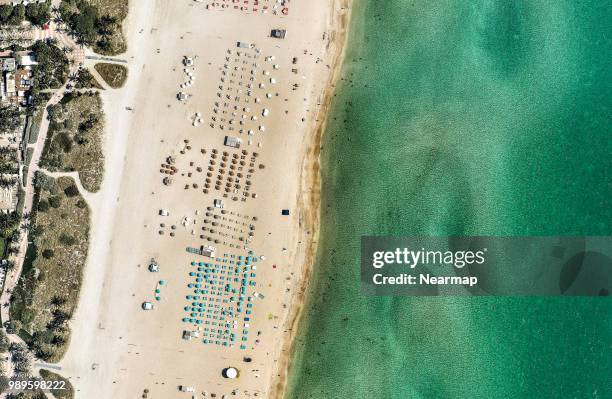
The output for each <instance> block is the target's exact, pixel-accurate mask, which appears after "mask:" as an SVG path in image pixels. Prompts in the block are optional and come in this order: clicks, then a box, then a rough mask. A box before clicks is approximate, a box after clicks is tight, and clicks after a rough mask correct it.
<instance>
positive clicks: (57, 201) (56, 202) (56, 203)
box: [49, 195, 62, 209]
mask: <svg viewBox="0 0 612 399" xmlns="http://www.w3.org/2000/svg"><path fill="white" fill-rule="evenodd" d="M61 204H62V197H60V196H59V195H54V196H51V197H49V205H51V206H52V207H53V208H56V209H57V208H59V207H60V205H61Z"/></svg>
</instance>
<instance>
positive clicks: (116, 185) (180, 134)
mask: <svg viewBox="0 0 612 399" xmlns="http://www.w3.org/2000/svg"><path fill="white" fill-rule="evenodd" d="M289 4H290V8H289V9H288V10H287V15H283V14H282V12H280V10H279V12H278V13H277V15H274V13H273V12H272V9H270V12H268V13H261V12H257V13H254V12H246V11H241V10H239V9H233V8H227V9H224V10H222V11H219V10H211V9H207V8H206V5H205V3H197V2H193V1H188V0H181V1H173V2H168V1H161V0H160V1H139V2H130V7H131V8H130V14H129V17H128V20H127V21H126V29H127V31H126V35H127V38H128V43H129V50H128V53H127V54H126V55H125V56H124V57H123V58H126V59H127V60H128V61H129V69H130V73H129V78H128V81H127V83H126V86H125V87H124V88H123V89H121V90H114V91H112V90H106V91H105V93H104V94H103V100H104V102H105V112H106V115H107V130H106V137H105V140H106V146H105V147H106V148H105V155H106V171H105V180H104V184H103V186H102V189H101V190H100V192H99V193H97V194H94V195H89V196H88V197H87V200H88V202H89V205H90V207H91V209H92V228H91V246H90V249H89V258H88V264H87V267H86V270H85V279H84V285H83V288H82V292H81V299H80V303H79V307H78V309H77V312H76V314H75V317H74V320H73V321H72V323H71V326H72V331H73V335H72V339H71V345H70V349H69V351H68V353H67V355H66V357H65V358H64V359H63V360H62V362H60V363H59V367H61V371H60V373H61V374H62V375H64V376H65V377H68V378H70V379H71V382H72V384H73V385H74V386H75V389H76V390H77V398H97V397H100V398H102V397H104V398H107V397H109V398H110V397H117V398H127V397H141V396H142V394H143V393H144V392H145V390H148V397H149V398H170V397H177V395H180V393H179V391H178V387H179V386H180V385H184V386H189V387H194V390H195V392H194V393H197V395H198V397H200V396H203V392H206V394H207V395H209V396H212V394H213V393H214V394H216V396H217V397H223V395H228V397H229V396H230V395H232V393H235V394H236V396H235V397H252V396H257V397H272V396H273V397H279V396H281V395H282V390H283V387H284V385H285V381H284V378H285V374H286V368H287V365H288V355H289V353H290V350H289V349H290V344H291V339H292V336H293V332H294V328H295V325H296V320H297V319H298V314H299V309H300V308H301V302H302V300H303V292H304V284H305V283H306V279H305V276H307V275H308V269H309V265H310V264H311V262H312V258H313V255H314V250H315V248H316V238H315V237H316V229H317V226H318V194H319V183H318V154H319V140H320V135H321V132H322V129H323V121H324V119H325V115H324V114H325V109H326V104H327V103H328V100H329V97H330V90H331V84H330V82H331V81H332V79H333V77H334V75H335V74H334V70H335V66H337V65H338V64H339V62H340V58H341V57H340V55H341V49H342V45H343V43H344V30H345V29H346V25H347V20H346V19H347V10H346V4H344V2H340V1H335V2H332V1H330V2H324V3H318V4H312V3H310V2H308V3H307V2H299V1H293V2H291V3H289ZM277 28H278V29H283V30H286V37H285V38H284V39H278V38H273V37H270V32H271V30H272V29H277ZM239 42H240V43H241V45H240V46H239V45H238V43H239ZM185 57H189V58H190V60H192V62H193V65H191V64H190V63H188V62H186V61H185ZM190 62H191V61H190ZM186 83H189V84H186ZM179 93H185V101H179V100H178V99H177V95H178V94H179ZM194 122H195V123H194ZM194 125H196V126H194ZM226 136H229V137H235V138H238V139H240V140H241V143H240V148H233V147H231V146H226V145H224V141H225V138H226ZM170 181H171V182H170ZM215 200H220V201H222V202H221V203H222V204H223V205H222V206H223V207H222V208H220V207H215V206H214V201H215ZM162 210H163V211H164V212H163V213H164V214H165V213H166V212H167V216H162V215H160V211H162ZM283 210H287V211H288V213H289V214H288V215H283V214H282V212H281V211H283ZM202 245H211V246H214V247H215V256H214V257H213V258H209V257H206V256H203V255H199V254H192V253H188V252H187V250H186V249H187V248H188V247H192V248H200V247H201V246H202ZM240 257H244V258H246V257H250V258H252V259H256V262H255V261H251V264H250V265H247V267H248V268H250V270H248V273H247V269H244V270H241V271H240V275H242V273H243V272H244V274H245V276H244V278H242V279H243V280H248V282H249V284H246V283H242V284H240V283H239V280H240V279H241V278H238V275H236V276H235V277H236V278H235V280H232V283H230V282H229V274H230V273H231V272H232V269H233V268H234V267H236V268H238V266H237V265H238V263H237V262H238V259H241V258H240ZM151 259H154V260H155V262H156V264H157V265H159V271H158V272H150V271H149V270H148V266H149V264H150V262H151ZM193 262H196V263H195V264H194V263H193ZM213 263H214V264H215V265H219V266H218V268H217V269H215V270H216V271H215V273H217V271H218V275H216V274H215V275H216V276H217V277H215V279H216V280H215V281H216V282H215V283H213V288H211V291H212V292H215V290H216V289H217V288H219V287H222V288H223V290H222V289H221V288H219V294H218V297H215V298H213V297H212V296H211V295H213V294H211V293H209V292H208V291H206V292H205V293H204V292H201V293H200V295H198V294H197V293H196V295H195V296H198V297H207V298H205V299H206V300H209V301H211V305H212V304H213V303H214V302H213V300H217V303H218V304H219V305H215V306H217V307H214V308H213V306H211V310H212V309H221V310H220V311H217V310H215V311H214V312H220V314H219V315H218V316H217V314H218V313H214V312H211V313H210V314H211V317H210V318H206V317H208V316H206V317H200V316H202V313H204V312H203V311H202V309H200V310H198V311H196V310H195V308H196V307H197V306H198V305H194V304H195V303H197V301H198V300H203V299H198V298H194V294H193V291H194V290H193V288H196V290H197V289H198V288H199V289H202V288H206V287H201V286H198V285H202V284H205V283H207V282H208V278H207V277H204V278H203V279H205V280H206V281H204V282H203V281H202V279H200V280H197V279H198V278H200V277H199V275H198V274H197V272H196V269H198V270H199V269H200V267H201V268H202V269H203V271H202V273H208V271H206V270H208V269H206V268H208V267H213V266H206V265H204V264H210V265H212V264H213ZM203 265H204V266H203ZM198 266H200V267H198ZM226 266H227V272H226ZM214 267H217V266H214ZM204 269H206V270H204ZM226 273H227V274H226ZM190 274H191V275H190ZM236 274H238V273H236ZM247 274H248V276H246V275H247ZM240 277H242V276H240ZM225 278H228V280H225ZM223 281H227V284H224V283H221V282H223ZM215 284H218V287H217V286H215ZM232 287H236V288H237V287H244V291H243V290H242V288H237V290H238V291H237V292H234V294H232V291H228V290H230V289H231V288H232ZM226 288H227V290H226ZM156 290H157V291H156ZM221 291H223V292H221ZM228 292H229V293H228ZM256 293H257V295H255V294H256ZM242 296H244V297H245V299H244V300H242V299H240V297H242ZM156 297H157V298H156ZM221 299H223V301H224V302H220V301H221ZM145 301H147V302H150V303H152V304H153V305H154V309H152V310H148V311H145V310H143V309H142V307H141V305H142V304H143V302H145ZM225 301H227V303H226V302H225ZM236 302H238V303H236ZM242 302H244V305H242ZM221 304H222V305H221ZM224 308H231V309H233V310H231V312H230V313H231V314H230V315H229V316H226V315H224V310H223V309H224ZM233 312H238V313H240V314H239V315H238V314H235V313H233ZM213 313H214V315H215V316H212V314H213ZM217 317H218V318H217ZM221 319H223V323H224V325H223V326H221V321H220V320H221ZM230 319H231V320H230ZM197 320H202V321H204V320H206V322H208V321H212V323H216V321H217V320H219V326H218V327H219V331H218V332H217V331H216V328H214V327H212V326H210V330H209V325H208V324H206V323H205V322H203V323H202V324H198V323H197V322H196V321H197ZM225 323H227V325H226V324H225ZM232 323H233V325H232ZM213 329H214V330H215V333H214V334H213V333H212V330H213ZM221 330H223V331H221ZM184 331H189V332H192V333H194V337H193V338H192V339H189V340H185V339H182V336H183V332H184ZM213 335H214V336H213ZM206 337H209V338H206ZM234 337H235V338H237V339H235V340H234ZM207 341H208V342H207ZM245 358H246V360H250V361H248V362H247V361H245ZM226 367H235V368H236V369H238V371H239V376H238V378H236V379H228V378H224V377H223V376H222V371H223V369H224V368H226Z"/></svg>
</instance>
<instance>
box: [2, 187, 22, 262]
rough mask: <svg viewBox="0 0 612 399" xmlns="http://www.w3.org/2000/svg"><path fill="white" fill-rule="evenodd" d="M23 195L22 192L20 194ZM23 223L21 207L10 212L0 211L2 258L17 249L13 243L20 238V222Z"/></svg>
mask: <svg viewBox="0 0 612 399" xmlns="http://www.w3.org/2000/svg"><path fill="white" fill-rule="evenodd" d="M20 195H21V194H20ZM20 223H21V209H20V208H19V206H18V207H17V211H15V212H10V213H0V242H2V244H1V246H2V253H0V258H3V259H4V258H7V257H8V255H10V254H13V253H15V252H16V251H17V249H16V248H15V247H14V246H12V245H11V243H13V242H17V241H18V240H19V224H20Z"/></svg>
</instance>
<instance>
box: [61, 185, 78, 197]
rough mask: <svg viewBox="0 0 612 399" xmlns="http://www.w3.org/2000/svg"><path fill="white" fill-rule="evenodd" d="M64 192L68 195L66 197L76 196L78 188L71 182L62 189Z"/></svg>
mask: <svg viewBox="0 0 612 399" xmlns="http://www.w3.org/2000/svg"><path fill="white" fill-rule="evenodd" d="M64 193H65V194H66V195H67V196H68V197H76V196H78V195H79V189H78V187H77V186H75V185H74V184H71V185H70V186H68V187H66V188H65V189H64Z"/></svg>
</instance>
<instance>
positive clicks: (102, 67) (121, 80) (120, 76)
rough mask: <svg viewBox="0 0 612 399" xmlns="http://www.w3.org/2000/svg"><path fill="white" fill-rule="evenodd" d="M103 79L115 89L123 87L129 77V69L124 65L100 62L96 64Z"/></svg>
mask: <svg viewBox="0 0 612 399" xmlns="http://www.w3.org/2000/svg"><path fill="white" fill-rule="evenodd" d="M94 68H96V71H98V73H99V74H100V76H102V79H104V81H105V82H106V83H108V85H109V86H110V87H112V88H113V89H118V88H120V87H123V85H124V84H125V81H126V79H127V74H128V69H127V68H126V67H124V66H123V65H117V64H109V63H106V62H102V63H98V64H96V65H95V66H94Z"/></svg>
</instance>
